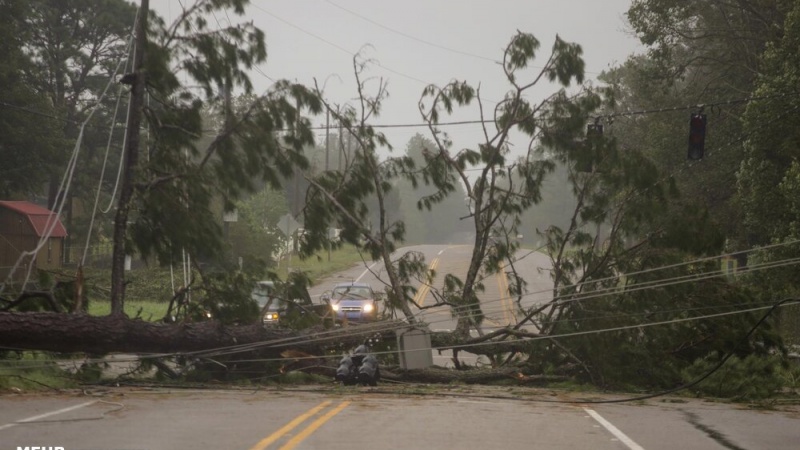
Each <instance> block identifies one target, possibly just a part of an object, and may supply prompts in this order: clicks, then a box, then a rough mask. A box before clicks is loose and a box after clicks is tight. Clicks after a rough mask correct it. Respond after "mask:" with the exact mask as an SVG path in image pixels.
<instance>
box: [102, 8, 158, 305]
mask: <svg viewBox="0 0 800 450" xmlns="http://www.w3.org/2000/svg"><path fill="white" fill-rule="evenodd" d="M149 11H150V0H142V3H141V6H140V7H139V14H138V16H137V20H136V46H135V48H134V51H133V85H132V87H131V101H130V105H129V106H128V123H127V128H126V130H125V133H126V138H127V145H126V148H125V149H124V151H125V155H124V156H125V164H124V170H123V178H122V186H121V189H120V195H119V203H118V204H117V214H116V215H115V216H114V250H113V253H112V257H111V315H113V316H116V315H122V314H124V309H123V307H124V304H125V238H126V236H127V233H128V213H129V212H130V207H131V205H130V203H131V199H132V198H133V181H134V173H135V171H136V166H137V164H138V162H139V131H140V128H141V125H142V108H143V107H144V87H145V76H146V74H145V73H144V70H143V69H142V68H143V66H144V47H145V43H146V42H147V16H148V14H149V13H150V12H149ZM126 77H127V76H126Z"/></svg>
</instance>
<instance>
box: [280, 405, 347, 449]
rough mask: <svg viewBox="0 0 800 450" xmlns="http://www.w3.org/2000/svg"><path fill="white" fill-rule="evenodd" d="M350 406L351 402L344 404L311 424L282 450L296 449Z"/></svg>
mask: <svg viewBox="0 0 800 450" xmlns="http://www.w3.org/2000/svg"><path fill="white" fill-rule="evenodd" d="M349 404H350V402H342V403H341V404H340V405H339V406H337V407H336V408H334V409H332V410H330V411H328V413H327V414H325V415H324V416H322V417H320V418H319V419H317V420H315V421H314V422H312V423H311V425H309V426H307V427H306V428H305V429H304V430H303V431H301V432H300V433H298V434H297V435H295V437H293V438H291V439H290V440H289V442H287V443H286V445H284V446H283V447H281V450H291V449H293V448H295V447H296V446H297V444H299V443H301V442H303V440H304V439H305V438H307V437H309V436H311V433H313V432H315V431H317V428H319V427H321V426H322V425H323V424H324V423H325V422H327V421H329V420H330V419H331V418H332V417H333V416H335V415H337V414H339V413H340V412H341V411H342V410H343V409H345V408H346V407H347V405H349Z"/></svg>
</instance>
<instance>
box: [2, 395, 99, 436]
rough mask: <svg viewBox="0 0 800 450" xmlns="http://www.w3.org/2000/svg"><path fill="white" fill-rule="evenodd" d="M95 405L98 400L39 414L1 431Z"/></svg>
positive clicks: (5, 426) (7, 425) (6, 426)
mask: <svg viewBox="0 0 800 450" xmlns="http://www.w3.org/2000/svg"><path fill="white" fill-rule="evenodd" d="M94 403H97V400H92V401H90V402H86V403H81V404H80V405H74V406H70V407H67V408H63V409H59V410H57V411H51V412H49V413H44V414H39V415H38V416H33V417H28V418H25V419H20V420H17V421H16V422H12V423H7V424H5V425H2V426H0V430H5V429H6V428H11V427H13V426H15V425H19V424H21V423H28V422H35V421H37V420H39V419H44V418H45V417H50V416H55V415H56V414H63V413H65V412H70V411H72V410H75V409H79V408H83V407H85V406H89V405H92V404H94Z"/></svg>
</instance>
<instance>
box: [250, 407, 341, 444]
mask: <svg viewBox="0 0 800 450" xmlns="http://www.w3.org/2000/svg"><path fill="white" fill-rule="evenodd" d="M330 404H331V402H330V400H329V401H325V402H322V403H320V404H319V405H317V406H315V407H313V408H311V409H309V410H308V411H306V412H304V413H303V414H301V415H299V416H297V417H296V418H295V419H294V420H292V421H291V422H289V423H287V424H286V425H284V426H283V427H282V428H281V429H280V430H278V431H276V432H274V433H272V434H270V435H269V436H267V437H266V438H264V439H262V440H261V441H259V442H258V444H256V445H254V446H252V447H251V448H250V450H263V449H265V448H267V446H268V445H269V444H272V443H273V442H275V441H277V440H278V439H280V438H281V437H282V436H283V435H284V434H286V433H288V432H290V431H292V430H293V429H295V427H297V426H298V425H300V424H301V423H303V422H305V421H306V419H308V418H309V417H311V416H313V415H315V414H317V413H318V412H320V411H322V410H323V409H325V408H326V407H328V405H330Z"/></svg>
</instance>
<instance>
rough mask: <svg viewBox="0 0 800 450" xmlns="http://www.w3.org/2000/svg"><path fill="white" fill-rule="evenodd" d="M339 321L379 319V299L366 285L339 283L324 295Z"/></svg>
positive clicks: (323, 298)
mask: <svg viewBox="0 0 800 450" xmlns="http://www.w3.org/2000/svg"><path fill="white" fill-rule="evenodd" d="M322 300H323V301H324V302H326V303H328V304H329V305H330V307H331V310H332V311H333V313H334V314H335V317H336V320H337V321H345V320H347V321H355V322H364V321H373V320H377V319H378V298H377V296H376V295H375V292H374V291H373V290H372V287H370V285H368V284H366V283H339V284H337V285H336V286H334V287H333V290H332V291H330V292H326V293H324V294H322Z"/></svg>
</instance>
